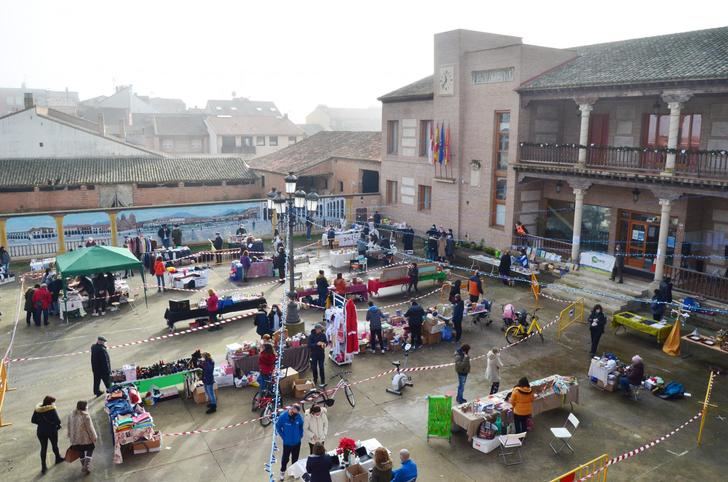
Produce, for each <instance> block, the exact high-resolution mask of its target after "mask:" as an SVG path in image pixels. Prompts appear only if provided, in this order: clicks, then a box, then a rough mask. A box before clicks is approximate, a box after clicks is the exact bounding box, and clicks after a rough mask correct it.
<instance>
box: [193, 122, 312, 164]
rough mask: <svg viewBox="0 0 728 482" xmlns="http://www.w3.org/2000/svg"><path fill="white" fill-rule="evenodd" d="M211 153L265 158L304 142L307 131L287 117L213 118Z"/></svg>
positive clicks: (210, 125)
mask: <svg viewBox="0 0 728 482" xmlns="http://www.w3.org/2000/svg"><path fill="white" fill-rule="evenodd" d="M205 123H206V125H207V128H208V133H209V146H210V151H209V152H210V154H241V155H242V156H243V157H244V158H245V159H252V158H253V157H256V156H264V155H266V154H269V153H271V152H275V151H277V150H279V149H282V148H283V147H287V146H290V145H291V144H295V143H296V142H298V141H300V140H302V139H303V130H302V129H301V128H300V127H298V126H297V125H296V124H294V123H293V122H291V121H290V120H289V119H288V117H287V116H275V117H274V116H267V115H266V116H232V115H227V114H221V115H218V116H209V117H208V118H207V119H206V120H205Z"/></svg>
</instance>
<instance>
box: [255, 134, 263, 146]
mask: <svg viewBox="0 0 728 482" xmlns="http://www.w3.org/2000/svg"><path fill="white" fill-rule="evenodd" d="M255 145H256V146H264V145H265V136H255Z"/></svg>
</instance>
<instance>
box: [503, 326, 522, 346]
mask: <svg viewBox="0 0 728 482" xmlns="http://www.w3.org/2000/svg"><path fill="white" fill-rule="evenodd" d="M521 333H522V331H521V330H520V327H519V326H518V325H514V326H509V327H508V329H507V330H506V341H507V342H508V344H509V345H511V344H513V343H515V342H517V341H518V340H520V339H521V338H523V335H522V334H521Z"/></svg>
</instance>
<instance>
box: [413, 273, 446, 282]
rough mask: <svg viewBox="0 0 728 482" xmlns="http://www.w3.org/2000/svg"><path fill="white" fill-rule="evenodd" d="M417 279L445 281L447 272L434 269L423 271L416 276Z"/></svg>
mask: <svg viewBox="0 0 728 482" xmlns="http://www.w3.org/2000/svg"><path fill="white" fill-rule="evenodd" d="M417 279H418V280H419V281H429V280H435V281H445V280H446V279H447V273H445V272H444V271H435V272H434V273H425V274H421V275H419V276H418V277H417Z"/></svg>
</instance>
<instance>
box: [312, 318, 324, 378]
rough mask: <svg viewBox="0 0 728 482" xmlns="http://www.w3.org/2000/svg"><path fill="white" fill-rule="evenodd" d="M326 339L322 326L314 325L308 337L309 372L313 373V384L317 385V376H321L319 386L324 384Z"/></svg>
mask: <svg viewBox="0 0 728 482" xmlns="http://www.w3.org/2000/svg"><path fill="white" fill-rule="evenodd" d="M327 344H328V339H327V338H326V333H324V327H323V325H321V324H319V323H316V326H315V327H314V329H313V330H311V335H309V337H308V349H309V353H310V354H311V372H312V373H313V383H314V385H318V380H319V375H321V384H322V385H323V384H324V383H326V374H325V373H324V360H325V359H326V345H327Z"/></svg>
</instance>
